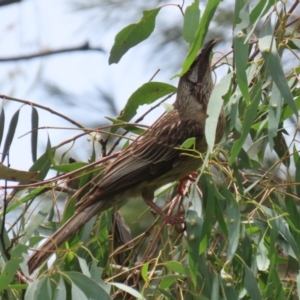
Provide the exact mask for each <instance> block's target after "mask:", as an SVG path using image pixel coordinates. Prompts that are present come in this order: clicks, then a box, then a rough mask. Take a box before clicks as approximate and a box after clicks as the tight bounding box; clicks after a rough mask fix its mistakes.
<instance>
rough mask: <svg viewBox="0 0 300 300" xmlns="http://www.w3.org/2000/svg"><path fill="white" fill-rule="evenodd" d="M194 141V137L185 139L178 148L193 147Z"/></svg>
mask: <svg viewBox="0 0 300 300" xmlns="http://www.w3.org/2000/svg"><path fill="white" fill-rule="evenodd" d="M195 142H196V138H194V137H193V138H189V139H187V140H186V141H184V142H183V144H182V145H181V146H180V148H184V149H190V148H191V147H193V146H194V145H195Z"/></svg>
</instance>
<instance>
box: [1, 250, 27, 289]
mask: <svg viewBox="0 0 300 300" xmlns="http://www.w3.org/2000/svg"><path fill="white" fill-rule="evenodd" d="M27 251H28V247H27V246H25V245H22V244H19V245H17V246H15V247H14V248H13V250H12V252H11V259H10V260H9V261H8V262H7V263H6V265H5V267H4V270H3V271H2V273H1V274H0V291H3V290H5V289H7V288H8V285H9V284H10V283H11V282H12V280H13V279H14V277H15V275H16V272H17V270H18V269H19V268H20V263H22V262H23V260H24V257H23V256H22V255H23V254H26V253H27Z"/></svg>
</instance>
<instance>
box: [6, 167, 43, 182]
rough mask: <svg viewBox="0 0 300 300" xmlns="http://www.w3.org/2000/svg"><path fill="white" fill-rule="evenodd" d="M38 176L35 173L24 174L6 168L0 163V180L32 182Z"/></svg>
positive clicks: (23, 172)
mask: <svg viewBox="0 0 300 300" xmlns="http://www.w3.org/2000/svg"><path fill="white" fill-rule="evenodd" d="M37 175H38V173H37V172H26V171H21V170H16V169H12V168H8V167H6V166H5V165H4V164H2V163H0V179H5V180H12V181H20V182H30V181H31V180H34V179H35V178H36V176H37Z"/></svg>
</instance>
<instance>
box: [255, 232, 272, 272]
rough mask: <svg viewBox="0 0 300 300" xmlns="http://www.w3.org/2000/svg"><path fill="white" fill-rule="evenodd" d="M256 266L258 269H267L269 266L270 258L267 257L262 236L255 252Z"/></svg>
mask: <svg viewBox="0 0 300 300" xmlns="http://www.w3.org/2000/svg"><path fill="white" fill-rule="evenodd" d="M256 263H257V268H258V270H260V271H267V270H268V268H269V266H270V260H269V258H268V251H267V248H266V247H265V245H264V239H263V238H262V239H261V240H260V242H259V243H258V247H257V253H256Z"/></svg>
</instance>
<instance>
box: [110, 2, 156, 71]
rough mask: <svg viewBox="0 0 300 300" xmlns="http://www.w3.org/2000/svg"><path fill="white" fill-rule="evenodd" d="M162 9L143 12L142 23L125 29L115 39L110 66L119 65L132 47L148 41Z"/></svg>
mask: <svg viewBox="0 0 300 300" xmlns="http://www.w3.org/2000/svg"><path fill="white" fill-rule="evenodd" d="M160 9H161V7H158V8H155V9H152V10H145V11H143V17H142V19H141V20H140V22H138V23H135V24H131V25H129V26H127V27H125V28H123V29H122V30H121V31H120V32H119V33H118V34H117V35H116V37H115V42H114V45H113V47H112V49H111V51H110V56H109V60H108V62H109V64H110V65H111V64H113V63H118V62H119V61H120V59H121V58H122V56H123V55H124V54H125V53H126V52H127V51H128V50H129V49H130V48H132V47H134V46H135V45H137V44H139V43H140V42H142V41H144V40H145V39H147V38H148V37H149V36H150V34H151V33H152V31H153V30H154V27H155V18H156V16H157V14H158V12H159V11H160Z"/></svg>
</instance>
